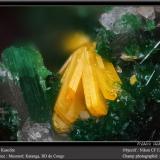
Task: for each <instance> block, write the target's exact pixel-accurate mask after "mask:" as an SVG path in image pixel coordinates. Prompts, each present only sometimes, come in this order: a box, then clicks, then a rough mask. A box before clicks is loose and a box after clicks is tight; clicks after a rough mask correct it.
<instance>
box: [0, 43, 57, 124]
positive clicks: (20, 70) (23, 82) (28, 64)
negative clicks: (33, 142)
mask: <svg viewBox="0 0 160 160" xmlns="http://www.w3.org/2000/svg"><path fill="white" fill-rule="evenodd" d="M2 61H3V63H4V65H5V66H6V67H7V68H8V69H9V70H10V72H11V73H12V75H13V78H14V81H15V82H16V83H17V84H18V85H19V86H20V88H21V90H22V93H23V97H24V99H25V102H26V104H27V106H28V111H29V114H30V117H31V119H32V120H33V121H36V122H46V121H49V120H50V117H51V105H53V99H54V95H56V93H55V92H57V90H54V89H53V90H52V92H50V90H51V89H52V86H51V87H50V86H49V87H47V86H46V79H47V77H48V76H52V75H53V74H52V72H50V71H49V70H47V68H46V67H45V66H44V63H43V59H42V56H41V54H40V52H39V51H38V50H37V49H36V48H35V47H34V46H32V45H19V44H18V45H15V46H12V47H9V48H7V49H5V50H4V51H3V53H2ZM54 81H58V77H56V78H55V79H54ZM56 88H58V87H57V86H56ZM51 97H52V98H53V99H51Z"/></svg>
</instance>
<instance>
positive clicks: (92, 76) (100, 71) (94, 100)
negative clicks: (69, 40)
mask: <svg viewBox="0 0 160 160" xmlns="http://www.w3.org/2000/svg"><path fill="white" fill-rule="evenodd" d="M83 36H84V35H83ZM68 61H69V62H68ZM68 61H67V63H66V64H67V65H64V66H66V67H63V69H61V72H62V73H63V75H62V79H61V82H62V87H61V89H60V93H59V95H58V98H57V101H56V104H55V106H54V116H53V125H54V127H55V129H56V131H57V132H59V133H62V132H68V131H69V130H70V128H71V126H72V124H73V123H74V122H75V121H76V120H77V119H78V118H80V115H81V113H82V112H85V111H86V110H87V111H88V112H89V113H90V114H91V115H92V116H96V117H101V116H104V115H106V114H107V113H108V106H107V104H106V101H105V99H107V100H115V99H116V97H117V94H118V91H119V87H118V86H119V83H121V81H120V78H119V76H118V74H117V72H116V70H115V68H114V66H113V65H112V63H110V62H109V61H107V60H104V59H102V58H101V56H99V55H98V54H97V53H96V50H95V44H94V43H93V42H88V43H86V44H84V45H82V46H80V47H79V48H78V49H77V50H75V52H74V53H73V54H72V56H71V57H70V58H69V60H68ZM62 70H63V71H62Z"/></svg>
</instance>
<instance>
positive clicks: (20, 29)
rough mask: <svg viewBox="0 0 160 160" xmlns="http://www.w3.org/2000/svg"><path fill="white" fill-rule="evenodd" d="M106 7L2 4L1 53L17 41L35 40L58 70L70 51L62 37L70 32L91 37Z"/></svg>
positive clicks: (47, 63) (50, 63) (0, 18)
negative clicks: (81, 33) (64, 45)
mask: <svg viewBox="0 0 160 160" xmlns="http://www.w3.org/2000/svg"><path fill="white" fill-rule="evenodd" d="M105 7H106V6H91V5H90V6H48V7H47V6H46V7H38V6H34V7H33V6H28V7H22V6H21V7H13V6H12V7H0V53H2V51H3V49H5V48H6V47H9V46H11V45H13V44H14V43H16V42H23V41H24V42H25V41H26V42H33V43H35V44H36V45H37V47H38V48H39V50H40V52H41V53H42V55H43V58H44V62H45V65H46V66H47V67H48V68H49V69H51V70H57V69H58V68H59V67H60V66H61V65H62V64H63V63H64V61H65V59H66V58H67V56H68V54H66V53H65V52H64V51H63V49H62V46H61V45H62V44H61V42H62V39H63V36H64V35H65V34H66V33H69V32H70V31H84V32H86V33H87V34H89V35H90V36H94V35H93V33H94V32H95V29H96V27H97V25H98V17H99V15H100V14H101V13H102V12H103V11H104V10H105Z"/></svg>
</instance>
